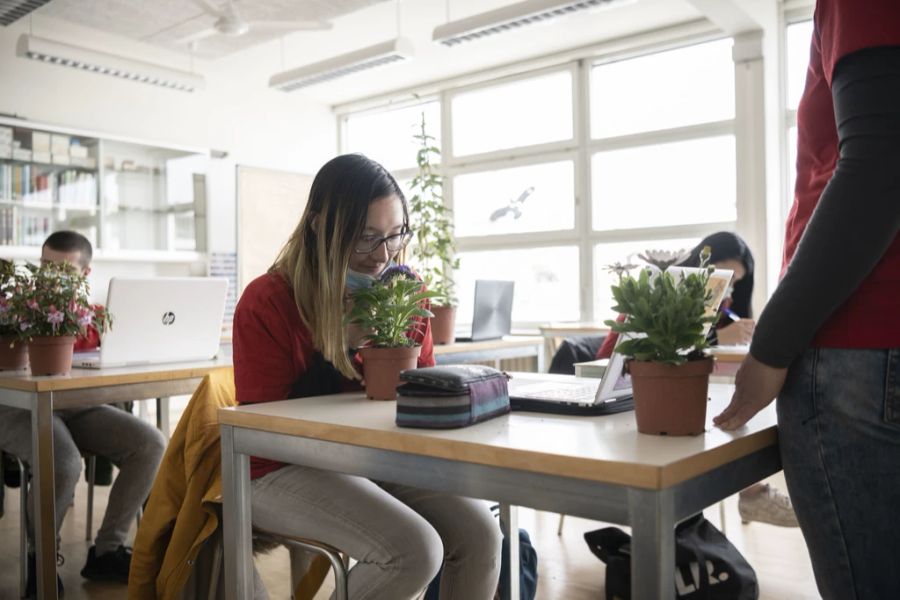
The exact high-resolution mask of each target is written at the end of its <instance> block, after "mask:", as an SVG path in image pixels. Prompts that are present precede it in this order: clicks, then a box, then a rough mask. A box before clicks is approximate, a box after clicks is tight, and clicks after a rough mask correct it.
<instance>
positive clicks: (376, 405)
mask: <svg viewBox="0 0 900 600" xmlns="http://www.w3.org/2000/svg"><path fill="white" fill-rule="evenodd" d="M710 393H711V396H712V402H711V403H710V405H709V407H708V419H710V420H711V419H712V416H713V415H715V414H717V413H718V412H720V411H721V410H722V409H723V408H724V407H725V406H726V404H727V402H728V400H729V399H730V398H731V393H732V387H731V386H727V385H713V386H711V387H710ZM395 412H396V406H395V403H393V402H374V401H369V400H366V399H365V398H364V396H363V395H362V394H359V393H357V394H341V395H336V396H327V397H313V398H304V399H298V400H285V401H280V402H270V403H265V404H255V405H251V406H242V407H239V408H232V409H222V410H220V411H219V422H220V425H221V434H222V477H223V495H224V528H225V572H226V576H227V577H228V585H226V590H227V592H228V594H229V595H228V598H230V599H234V598H242V599H243V598H250V597H252V582H253V578H252V572H251V564H252V563H251V554H250V552H251V548H250V532H251V527H250V523H251V511H250V475H249V473H250V470H249V469H250V465H249V456H250V455H254V456H263V457H266V458H271V459H274V460H280V461H284V462H288V463H294V464H300V465H306V466H309V467H313V468H317V469H328V470H333V471H338V472H341V473H350V474H354V475H359V476H363V477H368V478H371V479H377V480H384V481H392V482H395V483H401V484H405V485H411V486H416V487H422V488H427V489H432V490H436V491H440V492H445V493H452V494H460V495H464V496H469V497H473V498H485V499H490V500H493V501H498V502H501V503H504V504H507V505H519V506H529V507H532V508H535V509H539V510H548V511H553V512H560V513H565V514H571V515H577V516H580V517H585V518H589V519H596V520H602V521H608V522H614V523H621V524H626V525H629V524H630V525H631V526H632V528H633V533H634V537H633V541H632V556H633V557H634V568H632V594H633V596H634V598H636V599H645V598H674V594H675V587H674V577H675V575H674V566H675V535H674V528H675V524H676V523H677V522H678V521H680V520H682V519H684V518H686V517H688V516H690V515H692V514H695V513H697V512H699V511H700V510H702V509H703V508H704V507H707V506H710V505H712V504H714V503H716V502H718V501H719V500H721V499H723V498H726V497H728V496H730V495H731V494H734V493H736V492H738V491H740V490H741V489H743V488H744V487H746V486H748V485H750V484H751V483H754V482H756V481H759V480H761V479H764V478H765V477H768V476H769V475H771V474H773V473H775V472H777V471H778V470H780V469H781V459H780V457H779V453H778V438H777V432H776V426H775V411H774V409H773V408H771V407H770V408H767V409H766V410H764V411H762V412H761V413H760V414H759V415H757V416H756V417H755V418H754V419H752V420H751V421H750V423H749V424H748V425H747V427H745V428H743V429H742V430H741V431H740V432H736V433H735V432H723V431H721V430H718V429H714V428H712V427H711V424H709V421H708V426H707V433H705V434H704V435H701V436H696V437H663V436H652V435H643V434H639V433H637V431H636V426H635V421H634V414H633V413H632V412H627V413H620V414H616V415H608V416H603V417H566V416H554V415H544V414H536V413H513V414H510V415H507V416H504V417H500V418H497V419H493V420H491V421H487V422H484V423H480V424H478V425H474V426H472V427H467V428H462V429H454V430H425V429H405V428H398V427H397V426H396V425H395V424H394V417H395ZM517 532H518V530H517V529H516V528H515V527H512V528H510V532H509V533H510V534H511V538H512V539H511V542H510V544H509V546H510V549H511V552H515V551H516V550H515V549H517V548H518V544H517V543H516V541H515V536H517V535H518V533H517ZM510 564H511V565H512V567H513V569H511V571H514V570H515V569H517V568H518V561H517V559H516V558H515V557H514V556H513V557H512V558H511V562H510ZM510 575H511V581H512V582H516V581H517V575H516V574H515V573H514V572H512V573H511V574H510Z"/></svg>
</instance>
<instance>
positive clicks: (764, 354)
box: [715, 0, 900, 599]
mask: <svg viewBox="0 0 900 600" xmlns="http://www.w3.org/2000/svg"><path fill="white" fill-rule="evenodd" d="M797 130H798V131H797V133H798V138H797V141H798V149H797V186H796V190H795V196H794V204H793V207H792V209H791V212H790V215H789V216H788V223H787V234H786V240H785V256H784V266H785V267H786V270H784V271H783V277H782V280H781V283H780V284H779V286H778V288H777V289H776V290H775V293H774V294H773V296H772V299H771V300H770V301H769V304H768V306H767V307H766V309H765V311H764V312H763V314H762V316H761V318H760V320H759V323H758V325H757V328H756V333H755V335H754V337H753V342H752V344H751V346H750V354H749V356H748V357H747V358H746V360H745V361H744V363H743V364H742V365H741V368H740V370H739V371H738V374H737V380H736V388H735V393H734V397H733V398H732V401H731V404H730V405H729V406H728V407H727V408H726V409H725V411H724V412H723V413H722V414H721V415H719V416H718V417H716V418H715V422H716V423H717V424H718V425H719V426H720V427H721V428H723V429H725V430H734V429H737V428H739V427H741V426H743V425H744V423H746V422H747V421H748V420H749V419H750V418H751V417H752V416H753V415H755V414H756V413H757V412H758V411H759V410H761V409H762V408H763V407H765V406H766V405H768V404H769V403H770V402H771V401H772V400H773V399H774V398H775V397H776V396H777V397H778V403H777V411H778V427H779V436H778V437H779V443H780V447H781V457H782V463H783V464H784V471H785V478H786V479H787V483H788V489H789V490H790V493H791V498H792V499H793V501H794V507H795V510H796V512H797V517H798V519H799V521H800V527H801V529H802V531H803V535H804V537H805V538H806V544H807V546H808V548H809V552H810V557H811V558H812V564H813V569H814V571H815V575H816V583H817V585H818V587H819V592H820V593H821V594H822V596H823V597H824V598H826V599H832V598H838V599H846V598H865V599H869V598H881V599H888V598H900V575H898V573H897V569H896V565H897V557H898V556H900V519H898V518H897V507H898V506H900V310H898V308H900V237H898V232H900V2H897V1H896V0H869V1H867V2H865V3H860V2H855V1H851V0H819V2H818V4H817V6H816V11H815V16H814V29H813V38H812V50H811V53H810V64H809V69H808V71H807V78H806V88H805V90H804V92H803V98H802V100H801V102H800V106H799V109H798V112H797Z"/></svg>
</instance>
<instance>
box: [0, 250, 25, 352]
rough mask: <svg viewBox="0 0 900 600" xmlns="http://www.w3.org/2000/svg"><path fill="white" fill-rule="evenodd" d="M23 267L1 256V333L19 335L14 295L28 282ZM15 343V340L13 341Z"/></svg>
mask: <svg viewBox="0 0 900 600" xmlns="http://www.w3.org/2000/svg"><path fill="white" fill-rule="evenodd" d="M27 280H28V279H27V277H26V275H25V273H24V272H23V271H22V269H21V268H19V267H18V266H16V264H15V263H14V262H13V261H11V260H6V259H2V258H0V335H2V336H6V337H9V336H15V337H18V335H19V323H18V320H17V318H16V312H15V311H14V310H13V301H12V299H13V296H14V295H15V294H16V293H17V292H18V293H20V292H21V289H22V287H23V286H24V285H25V283H26V282H27ZM13 343H15V342H13Z"/></svg>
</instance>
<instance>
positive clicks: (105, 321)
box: [10, 263, 111, 341]
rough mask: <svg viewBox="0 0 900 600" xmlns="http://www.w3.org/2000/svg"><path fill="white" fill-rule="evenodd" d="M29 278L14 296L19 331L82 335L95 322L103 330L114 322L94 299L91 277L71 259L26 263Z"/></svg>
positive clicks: (21, 335)
mask: <svg viewBox="0 0 900 600" xmlns="http://www.w3.org/2000/svg"><path fill="white" fill-rule="evenodd" d="M25 269H26V271H27V274H28V275H27V278H26V279H25V281H23V282H22V283H21V285H19V286H18V287H17V288H16V290H15V292H14V293H13V295H12V296H11V298H10V305H11V310H10V312H11V313H12V318H13V319H14V321H15V324H16V329H17V331H16V334H17V335H18V336H19V338H20V339H22V340H25V341H28V340H31V339H32V338H35V337H55V336H64V335H82V334H84V333H85V332H86V331H87V328H88V327H89V326H91V325H93V326H94V327H95V328H96V329H97V330H98V331H99V332H101V333H102V332H104V331H106V329H107V327H109V326H110V324H111V320H110V316H109V315H108V314H107V313H106V311H99V310H98V311H95V310H94V308H93V307H92V306H91V303H90V299H89V297H90V289H89V287H88V282H87V278H86V277H85V276H84V275H82V274H81V272H80V271H79V270H78V268H77V267H75V266H73V265H70V264H68V263H47V264H44V265H40V266H37V265H33V264H26V265H25Z"/></svg>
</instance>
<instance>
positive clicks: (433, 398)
mask: <svg viewBox="0 0 900 600" xmlns="http://www.w3.org/2000/svg"><path fill="white" fill-rule="evenodd" d="M508 379H509V376H508V375H507V374H506V373H503V372H502V371H498V370H497V369H492V368H490V367H483V366H480V365H443V366H440V367H426V368H423V369H409V370H406V371H403V372H402V373H400V380H401V381H403V382H404V383H403V384H402V385H400V386H399V387H398V388H397V394H398V396H397V425H399V426H400V427H426V428H433V429H450V428H453V427H465V426H466V425H472V424H473V423H478V422H480V421H485V420H487V419H490V418H493V417H497V416H499V415H503V414H506V413H508V412H509V391H508V388H507V385H506V382H507V380H508Z"/></svg>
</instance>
